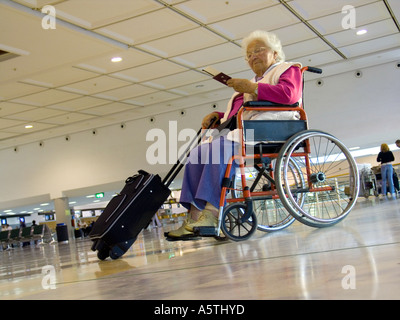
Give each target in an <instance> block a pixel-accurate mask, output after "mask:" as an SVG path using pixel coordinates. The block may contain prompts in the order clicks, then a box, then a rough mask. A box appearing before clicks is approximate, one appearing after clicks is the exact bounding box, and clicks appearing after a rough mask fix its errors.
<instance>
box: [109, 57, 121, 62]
mask: <svg viewBox="0 0 400 320" xmlns="http://www.w3.org/2000/svg"><path fill="white" fill-rule="evenodd" d="M111 61H112V62H121V61H122V58H121V57H113V58H112V59H111Z"/></svg>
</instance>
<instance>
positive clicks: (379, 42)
mask: <svg viewBox="0 0 400 320" xmlns="http://www.w3.org/2000/svg"><path fill="white" fill-rule="evenodd" d="M399 47H400V34H399V33H396V34H394V35H390V36H386V37H381V38H379V39H374V40H370V41H365V42H361V43H357V44H352V45H349V46H345V47H342V48H340V50H342V51H343V52H344V53H345V54H346V55H347V56H348V57H350V58H354V57H357V56H362V55H366V54H370V53H373V52H376V48H379V49H380V50H382V51H383V50H386V49H391V48H394V49H395V48H399ZM397 58H399V57H397Z"/></svg>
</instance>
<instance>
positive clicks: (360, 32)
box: [356, 29, 368, 36]
mask: <svg viewBox="0 0 400 320" xmlns="http://www.w3.org/2000/svg"><path fill="white" fill-rule="evenodd" d="M367 32H368V31H367V30H366V29H361V30H358V31H357V33H356V34H357V35H358V36H362V35H363V34H366V33H367Z"/></svg>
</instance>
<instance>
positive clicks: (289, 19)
mask: <svg viewBox="0 0 400 320" xmlns="http://www.w3.org/2000/svg"><path fill="white" fill-rule="evenodd" d="M298 22H299V20H298V19H297V18H296V17H295V16H294V15H293V14H292V13H290V12H289V11H288V10H287V9H285V8H284V7H283V6H279V5H277V6H273V7H269V8H266V9H263V10H259V11H256V12H252V13H249V14H244V15H241V16H238V17H236V18H232V19H228V20H224V21H220V22H217V23H214V24H210V27H212V28H215V29H217V30H218V31H219V32H222V33H224V34H225V35H227V36H229V37H232V38H233V39H235V40H238V39H242V38H244V37H245V36H247V35H248V34H249V33H250V32H252V31H254V30H258V29H261V30H274V29H277V28H282V27H286V26H289V25H291V24H295V23H298Z"/></svg>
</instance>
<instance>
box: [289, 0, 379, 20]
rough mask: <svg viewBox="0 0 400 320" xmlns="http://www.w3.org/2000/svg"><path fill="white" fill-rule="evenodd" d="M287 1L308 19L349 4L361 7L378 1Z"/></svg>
mask: <svg viewBox="0 0 400 320" xmlns="http://www.w3.org/2000/svg"><path fill="white" fill-rule="evenodd" d="M287 2H288V4H289V5H290V6H291V7H292V8H294V9H295V10H296V11H297V12H298V13H299V14H300V15H301V16H302V17H303V18H305V19H306V20H311V19H315V18H319V17H323V16H327V15H330V14H333V13H338V12H342V8H343V7H344V6H347V5H352V6H353V7H359V6H362V5H365V4H368V3H373V2H377V0H352V1H349V0H334V1H331V0H327V1H324V2H323V3H322V2H321V1H315V0H293V1H287ZM340 20H341V19H340Z"/></svg>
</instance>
